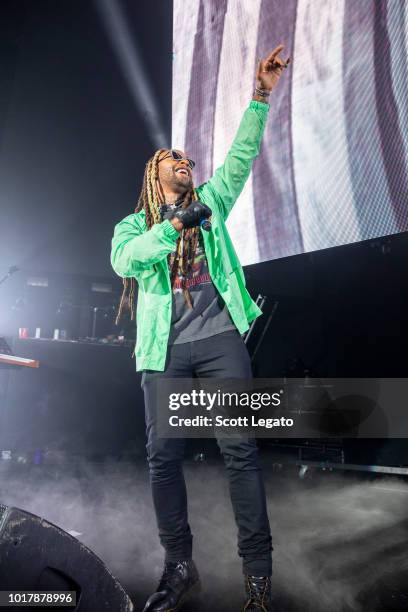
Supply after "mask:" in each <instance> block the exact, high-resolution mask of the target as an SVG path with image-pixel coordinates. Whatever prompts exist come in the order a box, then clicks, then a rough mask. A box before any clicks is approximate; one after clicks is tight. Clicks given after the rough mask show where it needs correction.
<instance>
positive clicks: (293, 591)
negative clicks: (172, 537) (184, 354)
mask: <svg viewBox="0 0 408 612" xmlns="http://www.w3.org/2000/svg"><path fill="white" fill-rule="evenodd" d="M263 460H264V472H265V482H266V490H267V496H268V503H269V516H270V521H271V527H272V536H273V547H274V575H273V590H274V596H275V605H276V610H277V611H279V612H281V611H282V612H284V611H294V612H297V611H299V612H300V611H302V612H305V611H310V612H312V611H313V612H319V611H320V610H328V609H330V610H331V611H337V610H338V611H340V610H341V611H356V612H357V611H359V612H361V611H367V612H368V611H370V612H374V611H377V610H378V611H380V610H381V612H382V611H384V610H408V586H407V585H408V555H407V553H406V551H407V547H408V481H407V480H404V479H402V478H396V477H385V476H371V475H370V476H368V475H367V474H358V473H353V474H342V473H338V472H336V473H334V472H317V471H315V472H313V471H312V472H310V473H307V474H306V477H305V478H303V479H301V478H300V477H299V475H298V470H297V469H296V468H295V467H294V466H292V467H283V468H282V469H280V470H278V471H276V465H275V464H272V463H271V462H270V461H269V459H268V457H267V456H265V455H264V454H263ZM185 474H186V480H187V487H188V492H189V512H190V525H191V528H192V531H193V534H194V550H195V561H196V563H197V566H198V568H199V571H200V574H201V579H202V584H203V590H202V592H201V594H200V595H199V596H198V597H197V598H196V599H195V600H194V601H192V602H191V603H188V604H185V607H184V608H183V610H185V612H193V611H194V612H209V611H212V612H214V611H217V612H237V611H239V610H240V606H241V605H242V601H243V580H242V574H241V564H240V560H239V558H238V556H237V554H236V530H235V525H234V522H233V517H232V510H231V505H230V500H229V496H228V486H227V481H226V477H225V474H224V468H223V463H222V461H221V458H219V459H217V458H215V457H212V458H211V459H208V460H205V461H194V460H193V459H190V460H187V461H186V464H185ZM0 482H1V486H0V501H1V502H2V503H3V504H6V505H13V506H17V507H20V508H23V509H25V510H28V511H30V512H33V513H34V514H37V515H40V516H43V517H44V518H46V519H47V520H49V521H51V522H53V523H55V524H57V525H59V526H60V527H62V528H63V529H65V530H66V531H70V532H73V533H74V534H75V535H76V537H78V539H79V540H81V541H82V542H83V543H85V544H86V545H87V546H89V547H90V548H91V549H92V550H93V551H94V552H95V553H96V554H97V555H99V556H100V557H101V558H102V559H103V560H104V562H105V563H106V564H107V566H108V567H109V569H110V570H111V571H112V573H113V574H114V575H115V576H116V577H117V578H118V580H119V581H120V582H121V583H122V585H123V586H124V588H125V589H126V590H127V591H128V593H129V595H130V596H131V597H132V599H133V601H134V604H135V610H136V611H138V610H141V609H142V608H143V604H144V601H145V600H146V598H147V597H148V595H149V594H150V593H151V592H152V591H153V590H154V589H155V586H156V584H157V580H158V578H159V576H160V573H161V568H162V559H163V554H162V549H161V548H160V545H159V543H158V539H157V535H156V525H155V518H154V513H153V508H152V503H151V499H150V492H149V483H148V473H147V466H146V463H145V462H144V461H138V462H136V461H127V462H124V461H117V460H114V459H112V460H109V459H107V460H105V461H104V462H99V463H97V462H92V461H89V460H85V459H83V458H82V459H81V458H79V457H77V458H76V459H75V460H72V461H70V462H66V461H65V462H60V463H59V464H57V463H49V464H43V465H29V464H28V463H26V464H24V463H15V462H14V461H4V460H3V461H1V462H0Z"/></svg>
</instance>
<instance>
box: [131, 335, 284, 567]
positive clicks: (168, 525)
mask: <svg viewBox="0 0 408 612" xmlns="http://www.w3.org/2000/svg"><path fill="white" fill-rule="evenodd" d="M194 374H195V375H196V376H197V377H198V378H206V377H218V378H228V377H231V378H246V379H250V378H252V370H251V361H250V357H249V354H248V350H247V348H246V345H245V343H244V341H243V340H242V338H241V336H240V334H239V332H238V331H237V330H232V331H227V332H223V333H221V334H217V335H215V336H212V337H210V338H205V339H204V340H197V341H194V342H187V343H185V344H175V345H171V346H169V347H168V348H167V355H166V364H165V370H164V372H158V371H153V370H144V371H143V375H142V388H143V391H144V396H145V419H146V434H147V445H146V449H147V460H148V464H149V470H150V483H151V488H152V495H153V504H154V508H155V512H156V518H157V525H158V528H159V537H160V541H161V544H162V545H163V547H164V549H165V551H166V561H178V560H183V559H189V558H191V556H192V534H191V530H190V526H189V524H188V518H187V493H186V485H185V481H184V475H183V468H182V462H183V458H184V448H185V439H183V438H159V437H158V435H157V420H156V417H155V412H156V411H155V409H154V408H155V392H154V386H155V385H154V381H155V380H157V379H158V378H159V379H160V377H169V378H173V377H174V378H175V377H183V378H188V377H193V375H194ZM217 443H218V445H219V448H220V451H221V453H222V455H223V458H224V462H225V466H226V469H227V475H228V480H229V489H230V495H231V502H232V506H233V510H234V515H235V521H236V524H237V527H238V554H239V556H240V557H242V559H243V572H244V573H246V574H252V575H254V576H269V575H271V573H272V553H271V551H272V550H273V549H272V538H271V533H270V527H269V521H268V514H267V508H266V497H265V489H264V483H263V476H262V470H261V466H260V462H259V457H258V448H257V444H256V440H255V439H254V438H250V437H247V436H244V435H242V436H241V437H239V438H217ZM214 561H215V562H216V560H214Z"/></svg>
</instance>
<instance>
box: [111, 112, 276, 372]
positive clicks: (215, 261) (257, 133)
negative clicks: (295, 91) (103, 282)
mask: <svg viewBox="0 0 408 612" xmlns="http://www.w3.org/2000/svg"><path fill="white" fill-rule="evenodd" d="M268 111H269V105H268V104H265V103H263V102H256V101H254V100H252V101H251V102H250V104H249V107H248V108H247V109H246V111H245V112H244V116H243V118H242V120H241V123H240V126H239V129H238V132H237V135H236V137H235V139H234V142H233V144H232V146H231V148H230V150H229V152H228V154H227V156H226V159H225V162H224V164H223V166H221V167H220V168H218V169H217V170H216V171H215V173H214V176H213V177H212V178H211V179H210V180H209V181H208V182H206V183H204V184H203V185H200V186H199V187H197V188H196V192H197V196H198V198H199V200H201V201H202V202H204V203H205V204H207V205H208V206H209V207H210V208H211V210H212V217H211V224H212V230H211V231H210V232H206V231H203V230H202V229H201V233H202V236H203V241H204V248H205V253H206V256H207V261H208V271H209V274H210V276H211V278H212V280H213V283H214V285H215V286H216V288H217V289H218V291H219V293H220V294H221V296H222V298H223V300H224V301H225V304H226V305H227V308H228V311H229V313H230V315H231V318H232V320H233V322H234V323H235V325H236V326H237V329H238V331H239V332H240V333H241V334H243V333H244V332H245V331H246V330H247V329H248V328H249V323H250V322H251V321H253V320H254V319H256V317H258V316H259V315H261V314H262V311H261V310H260V308H258V306H257V305H256V304H255V302H254V301H253V300H252V299H251V297H250V295H249V293H248V291H247V289H246V287H245V277H244V273H243V270H242V267H241V264H240V262H239V259H238V256H237V254H236V253H235V250H234V247H233V244H232V241H231V238H230V236H229V234H228V230H227V228H226V225H225V221H226V220H227V217H228V215H229V213H230V211H231V209H232V207H233V205H234V204H235V202H236V200H237V198H238V196H239V195H240V193H241V191H242V189H243V187H244V185H245V182H246V180H247V178H248V176H249V174H250V171H251V168H252V162H253V161H254V159H255V157H256V156H257V155H258V153H259V150H260V145H261V139H262V135H263V132H264V129H265V124H266V119H267V116H268ZM179 235H180V234H179V232H178V231H177V230H176V229H175V228H174V227H173V225H172V224H171V223H170V221H169V220H167V219H166V220H165V221H163V222H162V223H156V224H155V225H153V227H152V228H151V229H150V230H148V228H147V225H146V222H145V212H144V211H140V212H138V213H134V214H131V215H129V216H128V217H125V219H123V220H122V221H120V222H119V223H118V224H117V225H116V227H115V231H114V236H113V238H112V252H111V264H112V267H113V269H114V270H115V272H116V273H117V274H118V275H119V276H121V277H132V276H133V277H134V278H135V279H136V280H137V283H138V299H137V310H136V326H137V340H136V349H135V355H136V371H140V370H144V369H146V370H159V371H164V368H165V361H166V353H167V342H168V338H169V332H170V322H171V310H172V290H171V287H170V275H169V270H168V264H167V255H168V254H169V253H171V252H172V251H174V249H175V245H176V241H177V238H178V237H179Z"/></svg>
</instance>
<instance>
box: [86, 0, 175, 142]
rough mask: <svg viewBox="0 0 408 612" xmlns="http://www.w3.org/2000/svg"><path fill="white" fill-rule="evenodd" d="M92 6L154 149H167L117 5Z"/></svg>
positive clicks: (102, 0)
mask: <svg viewBox="0 0 408 612" xmlns="http://www.w3.org/2000/svg"><path fill="white" fill-rule="evenodd" d="M95 5H96V7H97V10H98V13H99V16H100V19H101V21H102V23H103V25H104V28H105V30H106V33H107V35H108V37H109V40H110V42H111V45H112V48H113V50H114V52H115V54H116V56H117V59H118V62H119V65H120V68H121V71H122V74H123V76H124V78H125V80H126V83H127V85H128V87H129V90H130V93H131V95H132V98H133V100H134V102H135V104H136V106H137V108H138V111H139V113H140V114H141V115H142V116H143V117H144V120H145V122H146V124H147V127H148V130H149V133H150V136H151V139H152V142H153V143H154V145H155V146H156V147H157V148H161V147H163V148H168V147H169V143H168V139H167V137H166V133H165V130H164V129H163V125H162V122H161V119H160V113H159V110H158V107H157V104H156V97H155V96H154V95H153V92H152V90H151V87H150V83H149V79H148V78H147V76H146V73H145V70H144V67H143V64H142V62H141V59H140V54H139V52H138V51H137V48H136V45H135V42H134V39H133V37H132V35H131V32H130V29H129V26H128V23H127V22H126V17H125V15H124V14H123V11H122V9H121V7H120V5H119V3H118V2H117V0H95Z"/></svg>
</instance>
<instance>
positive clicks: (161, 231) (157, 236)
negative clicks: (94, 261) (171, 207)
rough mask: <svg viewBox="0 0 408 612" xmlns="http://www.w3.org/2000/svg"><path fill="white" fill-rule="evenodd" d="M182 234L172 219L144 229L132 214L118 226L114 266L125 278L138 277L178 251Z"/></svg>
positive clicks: (112, 255) (112, 254)
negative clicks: (146, 229)
mask: <svg viewBox="0 0 408 612" xmlns="http://www.w3.org/2000/svg"><path fill="white" fill-rule="evenodd" d="M179 235H180V234H179V232H178V231H177V230H176V229H175V228H174V227H173V225H172V224H171V223H170V221H169V220H168V219H166V220H165V221H163V222H162V223H155V224H154V225H153V227H152V228H151V229H150V230H148V231H144V232H143V230H142V229H141V227H140V224H139V223H138V221H137V219H136V217H135V215H129V216H128V217H126V218H125V219H123V220H122V221H120V222H119V223H118V224H117V225H116V226H115V231H114V235H113V238H112V250H111V256H110V261H111V265H112V268H113V269H114V271H115V272H116V274H118V275H119V276H122V277H127V276H137V274H138V273H139V272H142V271H143V270H147V269H148V268H151V267H152V265H153V264H155V263H157V262H158V261H160V260H162V259H164V258H165V257H166V256H167V254H168V253H171V252H172V251H174V249H175V246H176V240H177V238H178V237H179Z"/></svg>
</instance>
